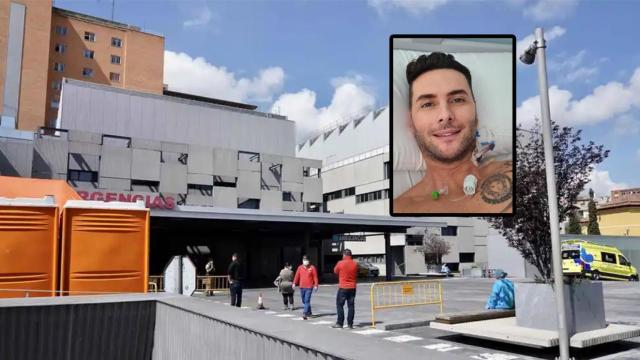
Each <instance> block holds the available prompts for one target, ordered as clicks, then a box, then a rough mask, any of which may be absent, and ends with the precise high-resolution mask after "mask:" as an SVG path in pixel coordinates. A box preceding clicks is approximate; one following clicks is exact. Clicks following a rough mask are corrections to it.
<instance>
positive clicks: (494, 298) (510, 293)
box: [486, 270, 515, 310]
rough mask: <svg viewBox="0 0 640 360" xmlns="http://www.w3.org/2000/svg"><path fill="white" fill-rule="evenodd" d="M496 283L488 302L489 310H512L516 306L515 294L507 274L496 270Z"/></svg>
mask: <svg viewBox="0 0 640 360" xmlns="http://www.w3.org/2000/svg"><path fill="white" fill-rule="evenodd" d="M494 275H495V278H496V282H495V283H494V284H493V289H492V290H491V295H489V300H487V306H486V308H487V309H499V310H511V309H513V308H514V306H515V301H514V299H515V292H514V290H513V283H512V282H511V281H510V280H507V279H506V277H507V273H506V272H504V271H502V270H496V271H495V273H494Z"/></svg>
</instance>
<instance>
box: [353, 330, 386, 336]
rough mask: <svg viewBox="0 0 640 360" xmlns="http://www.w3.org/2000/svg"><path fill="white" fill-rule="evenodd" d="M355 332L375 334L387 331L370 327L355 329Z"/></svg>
mask: <svg viewBox="0 0 640 360" xmlns="http://www.w3.org/2000/svg"><path fill="white" fill-rule="evenodd" d="M353 332H354V333H356V334H360V335H373V334H384V333H386V331H385V330H380V329H368V330H359V331H353Z"/></svg>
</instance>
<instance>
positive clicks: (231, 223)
mask: <svg viewBox="0 0 640 360" xmlns="http://www.w3.org/2000/svg"><path fill="white" fill-rule="evenodd" d="M151 217H152V218H168V219H173V220H180V219H184V220H188V219H189V220H193V219H202V220H216V221H215V222H211V223H210V224H209V226H212V227H215V228H226V229H242V230H247V231H250V230H263V231H264V230H273V231H278V232H300V231H310V232H311V233H313V234H314V236H317V235H326V236H331V235H333V234H343V233H352V232H380V233H404V232H405V231H406V229H407V228H411V227H444V226H447V225H446V223H445V222H440V221H433V220H434V219H433V218H418V217H401V218H399V217H391V216H375V215H354V214H329V213H316V212H293V211H264V210H254V209H231V208H211V207H200V206H178V207H177V211H176V210H174V211H171V210H161V209H152V210H151Z"/></svg>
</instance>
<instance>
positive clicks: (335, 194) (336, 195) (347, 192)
mask: <svg viewBox="0 0 640 360" xmlns="http://www.w3.org/2000/svg"><path fill="white" fill-rule="evenodd" d="M355 194H356V188H355V187H350V188H346V189H341V190H336V191H332V192H330V193H326V194H324V195H323V196H322V197H323V200H324V202H327V201H331V200H336V199H342V198H344V197H347V196H353V195H355Z"/></svg>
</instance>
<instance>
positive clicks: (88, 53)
mask: <svg viewBox="0 0 640 360" xmlns="http://www.w3.org/2000/svg"><path fill="white" fill-rule="evenodd" d="M54 50H55V52H57V53H59V54H64V53H65V52H66V51H67V46H66V45H65V44H56V46H55V47H54ZM82 56H84V57H85V58H87V59H93V58H95V56H96V52H95V51H93V50H90V49H84V50H83V51H82ZM111 63H112V64H113V65H120V64H121V63H122V59H121V58H120V56H119V55H111Z"/></svg>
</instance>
